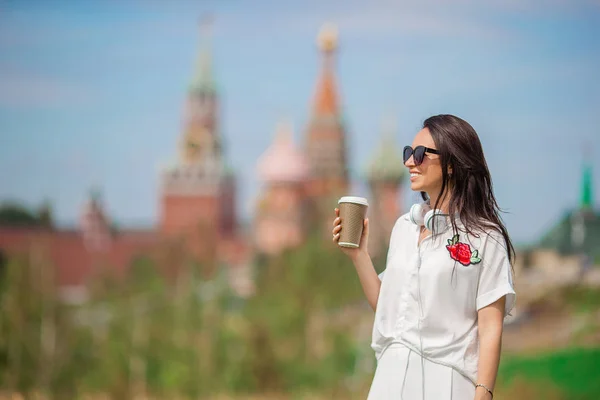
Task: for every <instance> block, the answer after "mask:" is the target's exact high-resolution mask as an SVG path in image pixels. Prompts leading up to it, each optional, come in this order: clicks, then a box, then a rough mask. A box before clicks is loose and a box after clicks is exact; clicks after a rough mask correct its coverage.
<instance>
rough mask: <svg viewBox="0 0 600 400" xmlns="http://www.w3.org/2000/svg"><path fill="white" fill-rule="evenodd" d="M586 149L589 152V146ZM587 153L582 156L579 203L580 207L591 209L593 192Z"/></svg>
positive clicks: (590, 167)
mask: <svg viewBox="0 0 600 400" xmlns="http://www.w3.org/2000/svg"><path fill="white" fill-rule="evenodd" d="M587 149H588V150H587V151H586V153H587V152H589V148H587ZM590 160H591V157H589V155H587V156H585V157H584V161H583V174H582V179H581V198H580V201H579V205H580V208H581V209H587V210H591V209H593V208H594V193H593V189H592V164H591V162H590Z"/></svg>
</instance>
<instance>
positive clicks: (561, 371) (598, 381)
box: [498, 348, 600, 400]
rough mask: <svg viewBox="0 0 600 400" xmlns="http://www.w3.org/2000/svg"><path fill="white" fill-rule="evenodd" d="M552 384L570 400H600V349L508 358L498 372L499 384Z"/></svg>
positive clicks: (579, 349)
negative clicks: (517, 382)
mask: <svg viewBox="0 0 600 400" xmlns="http://www.w3.org/2000/svg"><path fill="white" fill-rule="evenodd" d="M515 381H521V382H523V381H524V382H529V383H531V384H532V385H540V384H545V383H548V384H549V385H551V386H552V387H554V388H556V389H558V390H559V391H560V392H561V393H563V394H564V395H565V396H566V398H568V399H573V400H575V399H580V400H583V399H598V398H600V348H594V349H582V348H572V349H565V350H561V351H557V352H553V353H549V354H542V355H536V356H520V355H506V356H504V357H503V359H502V362H501V364H500V371H499V373H498V385H499V386H501V387H509V386H510V385H511V384H512V383H513V382H515Z"/></svg>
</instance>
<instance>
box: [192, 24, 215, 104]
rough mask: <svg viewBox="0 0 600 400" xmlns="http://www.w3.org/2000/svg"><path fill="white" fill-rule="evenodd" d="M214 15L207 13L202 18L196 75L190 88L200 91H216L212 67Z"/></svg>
mask: <svg viewBox="0 0 600 400" xmlns="http://www.w3.org/2000/svg"><path fill="white" fill-rule="evenodd" d="M213 22H214V20H213V17H212V16H211V15H206V16H204V17H202V18H200V21H199V31H200V50H199V52H198V58H197V61H196V68H195V71H194V76H193V78H192V82H191V84H190V90H191V91H193V92H200V93H209V94H210V93H214V91H215V86H216V85H215V80H214V77H213V68H212V51H211V45H212V27H213Z"/></svg>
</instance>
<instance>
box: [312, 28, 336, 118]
mask: <svg viewBox="0 0 600 400" xmlns="http://www.w3.org/2000/svg"><path fill="white" fill-rule="evenodd" d="M317 44H318V46H319V48H320V49H321V53H322V58H323V62H322V70H321V77H320V79H319V82H318V84H317V90H316V94H315V103H314V114H315V116H332V115H337V114H338V95H337V91H336V86H335V77H334V70H333V67H334V66H333V63H334V55H335V51H336V49H337V47H338V34H337V28H336V27H335V25H333V24H325V25H324V26H323V28H321V31H320V32H319V36H318V38H317Z"/></svg>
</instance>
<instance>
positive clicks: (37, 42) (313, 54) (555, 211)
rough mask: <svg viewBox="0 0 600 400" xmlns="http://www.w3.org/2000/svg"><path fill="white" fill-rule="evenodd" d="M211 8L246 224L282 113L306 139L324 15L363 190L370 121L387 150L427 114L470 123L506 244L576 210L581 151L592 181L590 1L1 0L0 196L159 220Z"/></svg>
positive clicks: (141, 221) (593, 14) (596, 92)
mask: <svg viewBox="0 0 600 400" xmlns="http://www.w3.org/2000/svg"><path fill="white" fill-rule="evenodd" d="M207 12H210V13H212V14H213V16H214V19H215V24H214V35H213V36H214V38H213V42H214V59H215V74H216V79H217V81H218V84H219V89H220V91H221V95H222V108H223V112H222V115H221V124H222V133H223V135H224V137H225V142H226V145H227V153H228V154H227V157H228V159H229V160H230V163H231V164H232V165H233V167H234V168H235V169H236V170H237V171H238V175H239V180H240V188H239V190H240V193H239V196H238V202H239V211H240V213H241V215H242V216H243V217H244V218H246V219H248V218H250V217H251V211H252V205H253V202H254V199H255V198H256V195H257V193H258V190H259V188H260V182H259V181H258V179H257V177H256V173H255V163H256V160H257V158H258V157H259V156H260V154H261V153H262V152H263V151H264V150H265V149H266V148H267V147H268V145H269V144H270V142H271V140H272V138H273V131H274V129H275V126H276V124H277V122H278V121H279V120H280V119H281V118H289V119H291V121H292V122H293V123H294V126H295V138H296V141H297V142H300V141H301V140H302V137H303V136H302V135H303V133H304V127H305V125H306V123H307V120H308V116H309V111H310V101H311V98H312V96H313V93H314V87H315V81H316V77H317V75H318V68H319V58H318V57H319V54H318V51H317V49H316V46H315V38H316V35H317V32H318V29H319V27H320V26H321V25H322V24H323V23H324V22H327V21H332V22H334V23H336V24H337V25H338V27H339V33H340V53H339V57H338V62H337V70H338V86H339V88H340V94H341V96H342V103H343V110H344V115H345V118H346V121H347V123H348V137H349V157H350V162H351V168H352V171H353V174H354V175H353V176H354V178H355V180H356V190H357V191H358V192H361V191H363V190H364V188H363V186H362V185H360V175H359V174H360V173H361V172H362V171H363V169H364V166H365V165H366V163H367V162H368V160H369V157H370V156H371V155H372V152H373V151H374V148H375V147H376V145H377V141H378V139H379V137H380V135H381V126H382V121H383V120H385V119H392V120H394V121H395V126H396V139H397V142H398V146H399V147H400V146H402V145H404V144H405V143H408V142H410V141H411V140H412V137H413V135H414V134H415V133H416V132H417V131H418V130H419V127H420V124H421V123H422V121H423V120H424V119H425V118H426V117H428V116H430V115H432V114H439V113H452V114H456V115H458V116H460V117H462V118H464V119H466V120H467V121H469V122H470V123H471V124H472V125H473V126H474V127H475V129H476V130H477V131H478V133H479V135H480V138H481V141H482V143H483V146H484V150H485V153H486V157H487V160H488V164H489V166H490V170H491V172H492V177H493V180H494V184H495V190H496V195H497V197H498V200H499V202H500V205H501V206H502V207H503V208H504V209H506V210H507V211H509V214H507V215H505V220H506V222H507V225H508V228H509V230H510V232H511V234H512V235H513V237H514V239H515V240H516V241H517V242H521V243H522V242H531V241H534V240H535V239H537V238H538V237H539V235H540V234H541V233H542V232H544V230H545V229H547V228H548V227H549V226H550V225H551V224H552V223H553V222H554V221H555V220H556V219H557V218H559V217H560V216H561V215H562V213H563V212H564V211H565V210H567V209H568V208H569V207H572V206H574V205H575V204H576V203H577V201H578V197H579V192H580V187H579V185H580V175H581V166H582V149H583V147H584V146H585V147H586V148H588V149H591V151H590V159H593V162H594V169H595V174H594V178H593V179H594V185H595V187H596V188H599V187H600V165H598V161H597V160H599V159H600V157H598V154H600V127H599V126H598V124H597V115H598V113H599V112H600V79H599V78H598V71H600V40H599V38H600V1H597V0H581V1H570V2H567V1H560V0H547V1H542V0H529V1H527V0H524V1H517V0H508V1H500V0H491V1H486V2H480V1H475V0H458V1H442V0H424V1H403V0H398V1H390V0H369V1H355V0H350V1H327V2H321V1H313V0H310V1H303V2H291V1H290V2H287V1H285V2H284V1H274V0H273V1H265V0H252V1H250V0H246V1H242V0H221V1H207V0H203V1H191V0H189V1H188V0H173V1H162V0H137V1H136V0H124V1H116V0H106V1H91V0H84V1H77V2H75V1H66V0H65V1H59V0H47V1H41V0H40V1H33V0H29V1H27V0H23V1H16V0H12V1H11V0H0V182H1V183H0V199H18V200H21V201H24V202H26V203H27V204H29V205H32V206H34V205H38V204H40V203H41V202H42V200H43V199H45V198H47V199H50V200H51V201H52V203H53V205H54V208H55V213H56V217H57V219H58V220H59V221H60V222H61V223H62V224H73V223H74V222H75V221H76V219H77V217H78V214H79V211H80V208H81V205H82V202H83V201H84V200H85V199H86V196H87V195H88V192H89V189H90V187H91V186H93V185H98V186H100V187H101V188H102V192H103V196H104V201H105V203H106V206H107V209H108V212H109V213H110V215H111V216H112V217H113V218H114V219H115V220H116V221H117V222H118V223H119V224H120V225H123V226H127V225H135V226H139V225H144V226H151V225H152V224H154V223H155V221H156V218H157V214H158V213H157V210H158V195H157V194H158V172H159V170H160V168H162V167H164V166H165V165H169V164H172V163H174V162H175V161H176V159H177V149H176V146H177V141H178V139H179V135H180V131H181V124H182V115H183V107H184V101H185V95H186V86H187V84H188V83H189V81H190V78H191V75H192V72H193V68H194V62H195V58H196V55H197V48H198V19H199V17H200V16H202V15H203V14H204V13H207ZM405 197H406V199H405V201H406V204H407V207H408V205H409V203H410V202H412V201H413V200H414V199H416V196H414V194H412V193H407V194H406V196H405ZM597 198H598V196H596V204H598V200H597Z"/></svg>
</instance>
